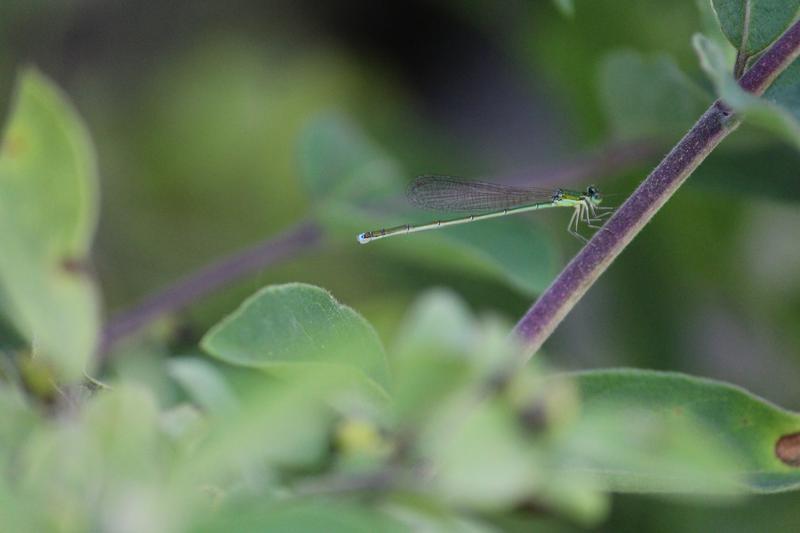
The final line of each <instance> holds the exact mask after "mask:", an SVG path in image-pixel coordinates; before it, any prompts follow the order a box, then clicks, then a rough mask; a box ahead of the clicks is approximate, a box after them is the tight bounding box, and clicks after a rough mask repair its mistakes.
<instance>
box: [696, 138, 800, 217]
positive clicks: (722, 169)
mask: <svg viewBox="0 0 800 533" xmlns="http://www.w3.org/2000/svg"><path fill="white" fill-rule="evenodd" d="M740 133H744V132H743V131H742V130H741V129H740V130H738V131H736V132H734V133H733V135H732V136H731V139H730V140H731V141H733V140H734V136H736V135H739V134H740ZM766 161H768V162H769V165H766V164H765V162H766ZM798 168H800V152H798V151H797V150H796V149H795V148H794V147H791V146H787V145H783V144H774V143H773V144H772V145H769V146H750V147H746V146H731V145H726V144H723V146H720V147H719V149H718V150H715V151H714V152H713V153H712V154H710V155H709V157H708V159H706V160H705V161H704V162H703V164H702V165H700V168H698V169H697V170H696V171H695V175H694V176H692V182H691V183H692V186H700V187H708V188H713V189H714V190H715V191H716V192H722V193H726V194H739V193H745V194H748V195H753V196H761V197H764V198H768V199H770V200H778V201H782V202H786V201H793V202H797V201H800V180H799V179H797V169H798Z"/></svg>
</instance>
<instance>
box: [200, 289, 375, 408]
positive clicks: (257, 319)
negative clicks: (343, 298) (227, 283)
mask: <svg viewBox="0 0 800 533" xmlns="http://www.w3.org/2000/svg"><path fill="white" fill-rule="evenodd" d="M201 345H202V347H203V349H205V351H206V352H208V353H209V354H211V355H212V356H214V357H216V358H218V359H220V360H222V361H225V362H226V363H230V364H233V365H239V366H248V367H253V368H260V369H263V370H267V371H271V372H278V373H280V372H283V371H292V370H297V369H303V368H307V367H308V366H309V365H311V366H315V367H317V368H319V367H324V368H330V369H331V370H335V369H339V370H344V371H346V372H347V373H350V372H353V373H355V374H356V375H358V376H361V377H363V378H365V379H366V381H367V382H368V383H370V384H372V385H373V386H374V387H376V388H377V389H379V390H381V391H383V392H384V393H385V392H386V391H388V389H389V368H388V362H387V360H386V354H385V353H384V350H383V347H382V346H381V343H380V340H379V339H378V336H377V334H376V333H375V330H374V329H373V328H372V326H370V324H369V323H368V322H367V321H366V320H364V319H363V318H362V317H361V316H360V315H359V314H358V313H356V312H355V311H353V310H352V309H351V308H349V307H347V306H345V305H342V304H340V303H339V302H337V301H336V300H335V299H334V298H333V296H331V294H330V293H328V292H327V291H325V290H323V289H320V288H319V287H314V286H312V285H306V284H302V283H289V284H286V285H277V286H272V287H267V288H265V289H262V290H260V291H259V292H257V293H256V294H255V295H253V296H251V297H250V298H248V299H247V300H246V301H245V302H244V303H243V304H242V305H241V307H239V309H237V310H236V311H235V312H234V313H233V314H231V315H230V316H228V317H227V318H226V319H225V320H223V321H222V322H220V323H219V324H217V325H216V326H214V327H213V328H212V329H211V330H210V331H209V332H208V333H207V334H206V335H205V336H204V337H203V340H202V342H201Z"/></svg>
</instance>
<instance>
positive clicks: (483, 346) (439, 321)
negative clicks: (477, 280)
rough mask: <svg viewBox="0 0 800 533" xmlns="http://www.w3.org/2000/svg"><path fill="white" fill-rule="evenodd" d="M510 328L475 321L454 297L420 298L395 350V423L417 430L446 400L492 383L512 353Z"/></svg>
mask: <svg viewBox="0 0 800 533" xmlns="http://www.w3.org/2000/svg"><path fill="white" fill-rule="evenodd" d="M509 329H510V325H509V324H505V323H502V322H501V321H500V320H497V319H492V318H491V317H486V318H484V319H483V320H478V319H475V318H473V316H472V313H471V312H470V310H469V308H468V307H467V305H466V303H465V302H464V301H463V300H462V299H460V298H459V297H458V296H457V295H456V294H455V293H453V292H450V291H447V290H443V289H436V290H431V291H428V292H426V293H425V294H424V295H423V296H421V297H419V298H418V299H417V301H415V302H414V304H413V305H412V306H411V309H410V310H409V311H408V316H407V317H406V319H405V320H404V322H403V324H402V325H401V327H400V330H399V331H398V333H397V335H396V337H395V339H396V340H395V345H394V349H393V350H392V354H393V358H392V361H393V363H394V365H393V367H394V370H395V373H394V376H395V381H394V385H395V387H394V390H393V393H394V394H393V397H392V400H393V401H392V405H391V410H392V413H393V415H394V416H395V418H396V419H397V422H398V423H399V424H400V425H408V426H410V427H417V426H419V425H421V424H422V423H423V421H424V420H425V419H427V418H429V417H430V416H431V415H432V414H433V413H435V411H436V409H437V407H438V406H441V405H443V403H445V401H446V400H447V398H448V397H450V396H452V395H453V394H455V393H458V392H460V391H463V390H464V389H465V388H467V387H469V386H478V383H479V380H481V379H484V380H485V379H488V377H489V375H490V374H491V373H493V372H496V371H497V369H498V368H499V367H500V365H501V364H502V363H504V362H505V361H508V360H509V359H510V358H511V356H512V354H513V352H512V350H511V348H512V347H511V346H510V343H509V342H508V331H509Z"/></svg>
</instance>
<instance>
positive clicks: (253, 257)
mask: <svg viewBox="0 0 800 533" xmlns="http://www.w3.org/2000/svg"><path fill="white" fill-rule="evenodd" d="M321 241H322V231H321V230H320V228H319V227H318V226H317V225H316V224H315V223H313V222H303V223H301V224H299V225H297V226H295V227H293V228H292V229H290V230H288V231H285V232H284V233H282V234H281V235H279V236H277V237H274V238H271V239H269V240H267V241H264V242H262V243H259V244H257V245H255V246H253V247H251V248H247V249H245V250H242V251H239V252H237V253H235V254H233V255H231V256H228V257H224V258H222V259H220V260H219V261H217V262H215V263H212V264H210V265H208V266H206V267H204V268H202V269H200V270H198V271H197V272H194V273H192V274H190V275H188V276H187V277H185V278H183V279H181V280H179V281H177V282H176V283H174V284H173V285H171V286H168V287H166V288H165V289H162V290H160V291H158V292H156V293H154V294H153V295H152V296H150V297H148V298H145V299H144V300H142V301H141V302H140V303H139V304H137V305H135V306H134V307H132V308H131V309H128V310H126V311H123V312H122V313H120V314H119V315H117V316H115V317H113V318H112V319H111V320H110V321H109V322H108V323H107V324H106V326H105V328H104V330H103V335H102V338H101V341H100V347H99V349H98V351H99V354H100V357H101V358H102V357H104V356H105V355H107V354H108V353H109V351H110V350H111V348H112V347H113V346H114V345H115V344H116V343H118V342H119V341H120V340H122V339H123V338H125V337H128V336H130V335H132V334H133V333H136V332H137V331H138V330H140V329H141V328H143V327H144V326H145V325H147V324H149V323H151V322H153V321H154V320H156V319H157V318H159V317H161V316H163V315H165V314H167V313H173V312H175V311H178V310H179V309H181V308H183V307H185V306H186V305H188V304H189V303H191V302H193V301H195V300H197V299H199V298H202V297H203V296H206V295H207V294H209V293H211V292H213V291H214V290H216V289H218V288H219V287H221V286H223V285H226V284H227V283H230V282H231V281H234V280H236V279H237V278H240V277H242V276H244V275H245V274H248V273H250V272H253V271H255V270H258V269H261V268H264V267H266V266H268V265H271V264H273V263H277V262H279V261H282V260H285V259H288V258H290V257H292V256H294V255H296V254H297V253H299V252H304V251H307V250H310V249H311V248H312V247H314V246H315V245H317V244H319V243H320V242H321Z"/></svg>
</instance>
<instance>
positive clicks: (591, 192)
mask: <svg viewBox="0 0 800 533" xmlns="http://www.w3.org/2000/svg"><path fill="white" fill-rule="evenodd" d="M586 196H588V197H590V198H595V197H599V196H600V191H599V190H597V187H595V186H594V185H589V187H587V188H586Z"/></svg>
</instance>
